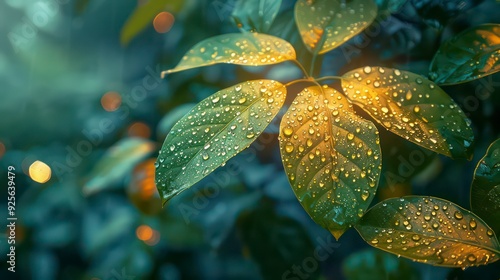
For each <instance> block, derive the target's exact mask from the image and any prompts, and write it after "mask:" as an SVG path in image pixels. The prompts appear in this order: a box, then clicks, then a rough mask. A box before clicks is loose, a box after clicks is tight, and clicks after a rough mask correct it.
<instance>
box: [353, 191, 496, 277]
mask: <svg viewBox="0 0 500 280" xmlns="http://www.w3.org/2000/svg"><path fill="white" fill-rule="evenodd" d="M356 229H357V230H358V232H359V233H360V234H361V236H362V237H363V239H365V240H366V241H367V242H368V244H370V245H372V246H374V247H376V248H379V249H382V250H384V251H387V252H390V253H393V254H397V255H401V256H403V257H406V258H410V259H413V260H415V261H418V262H423V263H428V264H432V265H438V266H453V267H468V266H477V265H482V264H488V263H491V262H494V261H496V260H498V258H499V254H500V252H499V250H500V244H499V243H498V240H497V239H496V237H495V233H494V232H493V231H492V230H491V228H490V227H488V225H487V224H486V223H485V222H483V221H482V220H481V218H479V217H478V216H476V215H475V214H474V213H472V212H470V211H468V210H465V209H463V208H462V207H460V206H458V205H456V204H454V203H452V202H449V201H447V200H444V199H440V198H435V197H422V196H406V197H402V198H391V199H388V200H384V201H382V202H380V203H378V204H377V205H375V206H373V208H371V209H370V210H368V212H366V214H365V215H364V216H363V217H362V218H361V219H360V220H359V223H358V224H357V225H356Z"/></svg>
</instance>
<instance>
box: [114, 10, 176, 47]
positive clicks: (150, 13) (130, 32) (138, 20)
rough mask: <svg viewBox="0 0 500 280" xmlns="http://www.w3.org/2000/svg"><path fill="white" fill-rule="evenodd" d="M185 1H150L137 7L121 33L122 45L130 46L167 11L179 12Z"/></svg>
mask: <svg viewBox="0 0 500 280" xmlns="http://www.w3.org/2000/svg"><path fill="white" fill-rule="evenodd" d="M184 2H185V1H183V0H149V1H147V2H146V3H145V4H143V5H139V6H137V8H136V9H135V10H134V11H133V12H132V14H131V15H130V17H129V18H128V19H127V21H126V22H125V25H124V26H123V27H122V30H121V32H120V42H121V44H122V45H126V44H128V43H129V42H130V41H131V40H132V39H133V38H134V37H135V36H137V34H139V33H140V32H141V31H142V30H144V29H145V28H146V27H147V26H148V25H150V24H152V23H153V19H154V17H155V16H156V15H157V14H158V13H160V12H162V11H165V10H168V11H170V12H172V13H174V12H178V11H179V10H180V9H181V8H182V6H183V5H184Z"/></svg>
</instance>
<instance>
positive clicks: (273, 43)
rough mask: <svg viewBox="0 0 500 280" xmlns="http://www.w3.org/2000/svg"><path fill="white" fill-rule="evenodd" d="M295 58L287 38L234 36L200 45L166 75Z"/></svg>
mask: <svg viewBox="0 0 500 280" xmlns="http://www.w3.org/2000/svg"><path fill="white" fill-rule="evenodd" d="M293 59H295V49H294V48H293V46H292V45H290V43H288V42H287V41H285V40H283V39H280V38H278V37H274V36H271V35H266V34H259V33H230V34H224V35H219V36H215V37H211V38H208V39H205V40H203V41H201V42H199V43H198V44H196V45H195V46H194V47H192V48H191V49H190V50H189V51H188V52H187V53H186V54H185V55H184V56H183V57H182V60H181V61H180V62H179V64H177V66H175V68H174V69H170V70H167V71H163V72H162V76H164V75H165V74H169V73H173V72H178V71H184V70H187V69H192V68H197V67H201V66H207V65H214V64H217V63H229V64H237V65H246V66H260V65H270V64H276V63H280V62H283V61H286V60H293Z"/></svg>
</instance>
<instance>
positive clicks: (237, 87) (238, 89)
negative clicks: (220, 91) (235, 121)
mask: <svg viewBox="0 0 500 280" xmlns="http://www.w3.org/2000/svg"><path fill="white" fill-rule="evenodd" d="M241 88H242V86H241V85H236V86H235V87H234V90H236V91H240V90H241ZM242 99H244V98H242ZM240 100H241V99H240ZM243 102H245V101H243ZM243 102H242V103H243Z"/></svg>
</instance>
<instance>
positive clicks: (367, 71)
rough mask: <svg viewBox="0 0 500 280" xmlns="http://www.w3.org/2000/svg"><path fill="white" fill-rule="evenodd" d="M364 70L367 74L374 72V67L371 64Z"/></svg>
mask: <svg viewBox="0 0 500 280" xmlns="http://www.w3.org/2000/svg"><path fill="white" fill-rule="evenodd" d="M363 72H365V74H370V73H371V72H372V68H371V67H370V66H365V68H363Z"/></svg>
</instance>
